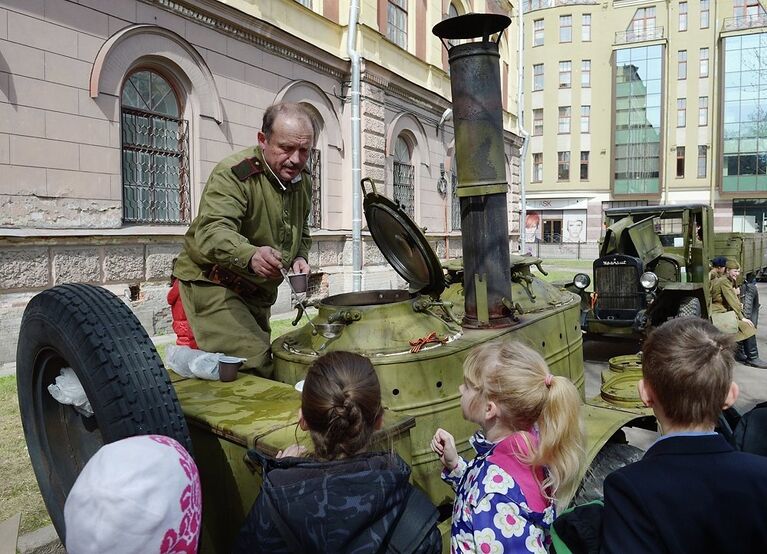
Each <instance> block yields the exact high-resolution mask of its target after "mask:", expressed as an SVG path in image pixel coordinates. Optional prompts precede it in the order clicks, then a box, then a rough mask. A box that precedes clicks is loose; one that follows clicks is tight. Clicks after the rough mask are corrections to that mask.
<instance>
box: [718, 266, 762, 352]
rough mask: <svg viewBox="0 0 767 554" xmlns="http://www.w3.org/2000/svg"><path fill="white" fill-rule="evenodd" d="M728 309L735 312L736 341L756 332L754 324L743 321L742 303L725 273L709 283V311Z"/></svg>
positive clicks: (720, 311)
mask: <svg viewBox="0 0 767 554" xmlns="http://www.w3.org/2000/svg"><path fill="white" fill-rule="evenodd" d="M729 311H732V312H735V316H736V317H737V318H738V334H737V335H735V340H736V341H741V340H745V339H747V338H749V337H753V336H754V335H755V334H756V329H755V328H754V326H753V325H749V324H748V323H746V322H745V321H743V317H744V316H743V304H742V303H741V301H740V298H738V295H737V294H736V293H735V285H734V284H733V282H732V280H731V279H730V278H729V277H727V275H722V276H721V277H719V278H718V279H716V280H715V281H714V282H713V284H712V285H711V312H712V313H715V314H716V313H719V314H721V313H725V312H729Z"/></svg>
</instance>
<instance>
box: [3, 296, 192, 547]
mask: <svg viewBox="0 0 767 554" xmlns="http://www.w3.org/2000/svg"><path fill="white" fill-rule="evenodd" d="M64 367H71V368H72V369H73V370H74V372H75V374H76V375H77V377H78V378H79V380H80V383H81V384H82V386H83V388H84V389H85V394H86V395H87V397H88V400H89V401H90V404H91V406H92V408H93V412H94V415H93V416H91V417H85V416H83V415H81V414H80V413H78V412H77V411H76V410H75V409H74V408H73V407H72V406H69V405H64V404H60V403H59V402H58V401H56V400H55V399H54V398H53V397H52V396H51V394H50V393H49V392H48V390H47V389H48V385H50V384H52V383H54V381H55V379H56V377H57V376H59V374H60V372H61V369H62V368H64ZM16 373H17V384H18V394H19V407H20V410H21V421H22V424H23V427H24V436H25V438H26V442H27V449H28V451H29V457H30V458H31V460H32V466H33V468H34V470H35V475H36V476H37V482H38V484H39V486H40V492H41V493H42V496H43V500H44V501H45V505H46V508H47V509H48V513H49V514H50V516H51V519H52V520H53V524H54V525H55V527H56V531H57V532H58V534H59V537H61V539H62V540H64V538H65V528H64V502H65V500H66V498H67V495H68V494H69V491H70V489H71V488H72V485H73V484H74V482H75V479H76V478H77V476H78V475H79V473H80V471H81V470H82V468H83V466H84V465H85V463H86V462H87V461H88V460H89V459H90V457H91V456H92V455H93V454H94V453H95V452H96V451H97V450H98V449H99V448H100V447H101V446H102V445H104V444H106V443H110V442H114V441H116V440H120V439H123V438H126V437H130V436H133V435H145V434H159V435H166V436H169V437H172V438H174V439H176V440H177V441H179V442H180V443H181V444H182V445H184V446H185V447H186V448H187V450H189V451H190V452H191V448H192V444H191V439H190V437H189V430H188V428H187V426H186V421H185V420H184V415H183V413H182V412H181V407H180V406H179V403H178V399H177V398H176V393H175V392H174V390H173V386H172V385H171V383H170V379H169V378H168V374H167V372H166V371H165V368H164V367H163V365H162V362H161V360H160V357H159V356H158V355H157V351H156V350H155V348H154V345H153V344H152V341H151V340H149V336H148V335H147V333H146V331H145V330H144V328H143V327H142V326H141V324H140V323H139V321H138V319H136V317H135V316H134V315H133V313H132V312H131V311H130V309H129V308H128V306H126V305H125V303H124V302H122V301H121V300H120V299H119V298H117V297H116V296H115V295H114V294H112V293H111V292H109V291H107V290H106V289H103V288H101V287H96V286H92V285H80V284H70V285H61V286H57V287H54V288H52V289H48V290H46V291H44V292H41V293H40V294H38V295H37V296H35V297H34V298H32V300H31V301H30V302H29V304H28V305H27V308H26V310H25V311H24V316H23V318H22V321H21V328H20V331H19V342H18V348H17V351H16Z"/></svg>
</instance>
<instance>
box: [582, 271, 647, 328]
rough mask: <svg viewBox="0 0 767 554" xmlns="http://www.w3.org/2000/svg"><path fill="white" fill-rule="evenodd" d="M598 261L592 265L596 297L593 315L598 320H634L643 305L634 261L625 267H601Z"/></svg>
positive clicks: (642, 296)
mask: <svg viewBox="0 0 767 554" xmlns="http://www.w3.org/2000/svg"><path fill="white" fill-rule="evenodd" d="M600 261H602V260H597V261H596V262H595V264H594V265H595V267H594V290H595V291H596V292H597V295H598V296H597V303H596V306H595V315H596V316H597V317H598V318H599V319H634V316H635V315H636V313H637V312H638V311H639V310H640V309H642V307H643V304H644V295H643V294H641V293H639V292H638V289H639V271H638V268H637V267H636V265H635V264H634V263H632V262H633V261H634V260H633V259H630V260H629V263H627V264H626V265H601V264H600ZM637 261H639V260H637ZM639 263H641V262H639ZM598 265H600V267H596V266H598Z"/></svg>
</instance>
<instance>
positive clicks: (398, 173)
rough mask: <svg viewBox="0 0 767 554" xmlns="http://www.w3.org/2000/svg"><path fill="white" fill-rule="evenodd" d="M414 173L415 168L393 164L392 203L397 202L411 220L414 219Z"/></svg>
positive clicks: (408, 165) (397, 163) (398, 163)
mask: <svg viewBox="0 0 767 554" xmlns="http://www.w3.org/2000/svg"><path fill="white" fill-rule="evenodd" d="M414 173H415V168H414V167H413V166H412V165H410V164H403V163H400V162H394V201H395V202H399V203H400V205H401V206H402V209H403V210H404V212H405V213H406V214H407V215H409V216H410V217H411V218H412V217H415V209H414V208H415V194H414V190H413V188H414V187H413V174H414Z"/></svg>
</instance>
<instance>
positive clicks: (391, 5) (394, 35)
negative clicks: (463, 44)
mask: <svg viewBox="0 0 767 554" xmlns="http://www.w3.org/2000/svg"><path fill="white" fill-rule="evenodd" d="M392 13H401V14H402V17H403V19H404V25H403V29H399V28H398V27H396V26H395V22H394V21H392ZM407 27H408V4H407V0H386V39H387V40H388V41H389V42H391V43H393V44H396V45H397V46H399V47H400V48H402V49H403V50H407V46H408V32H407V30H408V29H407ZM400 38H401V40H402V42H400Z"/></svg>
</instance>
